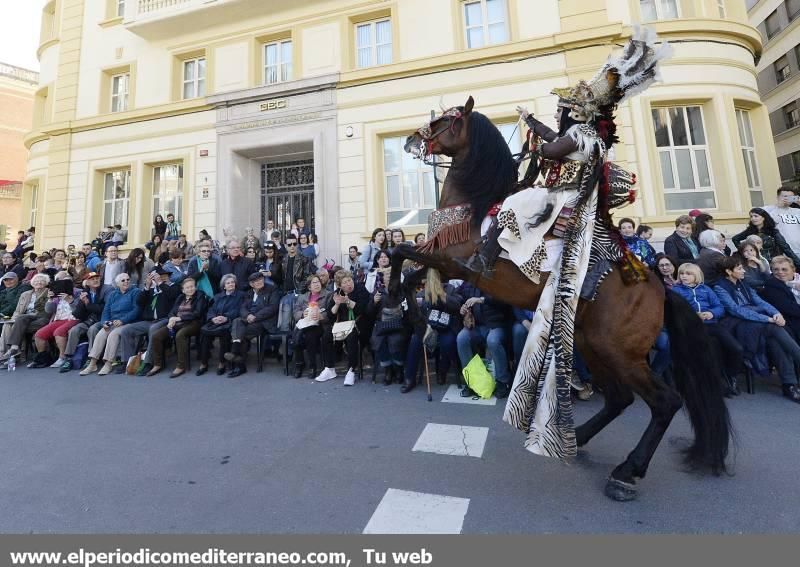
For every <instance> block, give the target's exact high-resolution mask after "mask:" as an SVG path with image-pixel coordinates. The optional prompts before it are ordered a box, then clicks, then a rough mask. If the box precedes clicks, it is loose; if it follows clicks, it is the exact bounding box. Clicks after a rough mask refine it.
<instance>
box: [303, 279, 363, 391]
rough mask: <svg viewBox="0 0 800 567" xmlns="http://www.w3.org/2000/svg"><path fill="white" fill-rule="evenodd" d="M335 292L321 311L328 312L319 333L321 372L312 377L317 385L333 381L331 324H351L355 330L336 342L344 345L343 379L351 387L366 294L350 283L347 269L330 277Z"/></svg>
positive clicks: (333, 356)
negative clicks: (346, 368)
mask: <svg viewBox="0 0 800 567" xmlns="http://www.w3.org/2000/svg"><path fill="white" fill-rule="evenodd" d="M333 280H334V283H335V284H336V291H335V292H333V293H332V294H330V295H329V296H328V302H327V304H326V305H325V309H326V311H327V313H328V322H327V324H325V325H324V327H323V333H322V361H323V364H324V365H325V369H324V370H323V371H322V372H321V373H320V374H319V376H317V377H316V378H315V380H316V381H317V382H327V381H328V380H333V379H334V378H336V368H334V365H335V350H334V346H333V343H334V340H335V339H334V336H333V325H334V324H336V323H344V322H346V321H355V327H354V328H353V329H352V330H351V331H350V333H349V334H347V336H345V337H343V338H341V339H336V340H340V341H341V342H344V346H345V350H346V351H347V365H348V370H347V374H346V375H345V377H344V385H345V386H352V385H353V384H355V381H356V375H355V369H356V368H358V354H359V350H360V348H361V347H360V343H359V338H358V336H359V331H358V321H359V319H360V318H361V316H362V315H363V314H364V313H365V312H366V310H367V306H368V304H369V295H368V294H367V293H366V292H364V290H363V288H357V287H356V284H355V282H354V281H353V276H352V275H351V274H350V272H349V271H347V270H339V271H338V272H336V273H335V274H334V277H333Z"/></svg>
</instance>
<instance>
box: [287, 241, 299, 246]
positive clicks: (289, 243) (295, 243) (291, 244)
mask: <svg viewBox="0 0 800 567" xmlns="http://www.w3.org/2000/svg"><path fill="white" fill-rule="evenodd" d="M286 246H297V242H287V243H286Z"/></svg>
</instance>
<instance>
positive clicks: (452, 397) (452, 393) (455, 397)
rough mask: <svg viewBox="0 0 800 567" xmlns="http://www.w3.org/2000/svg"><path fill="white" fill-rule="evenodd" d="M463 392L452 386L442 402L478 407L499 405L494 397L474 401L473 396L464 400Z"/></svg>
mask: <svg viewBox="0 0 800 567" xmlns="http://www.w3.org/2000/svg"><path fill="white" fill-rule="evenodd" d="M460 394H461V390H459V389H458V386H456V385H455V384H452V385H451V386H450V387H449V388H448V389H447V392H445V394H444V397H443V398H442V401H443V402H445V403H449V404H473V405H476V406H494V405H497V398H495V397H494V396H492V397H491V398H489V399H488V400H481V399H477V400H473V399H472V396H470V397H469V398H462V397H461V396H460Z"/></svg>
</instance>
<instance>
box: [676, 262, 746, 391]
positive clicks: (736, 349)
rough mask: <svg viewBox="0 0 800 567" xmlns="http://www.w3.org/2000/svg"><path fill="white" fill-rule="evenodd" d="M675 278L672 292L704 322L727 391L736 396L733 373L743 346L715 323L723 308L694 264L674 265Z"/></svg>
mask: <svg viewBox="0 0 800 567" xmlns="http://www.w3.org/2000/svg"><path fill="white" fill-rule="evenodd" d="M678 279H679V280H680V282H681V283H679V284H678V285H676V286H674V287H673V288H672V291H674V292H675V293H677V294H678V295H680V296H681V297H683V298H684V299H685V300H686V301H687V303H689V305H691V306H692V309H694V311H695V313H697V315H698V316H699V317H700V319H702V321H703V323H705V328H706V331H708V334H709V335H711V336H712V337H714V338H715V339H716V340H717V343H718V344H719V346H720V349H721V352H720V353H719V354H720V355H721V356H722V361H723V364H724V368H725V376H726V377H727V379H728V393H729V394H733V395H738V394H739V389H738V388H737V386H736V376H737V375H738V374H739V371H740V370H741V369H742V357H743V355H744V348H743V347H742V345H741V344H740V343H739V341H737V340H736V338H735V337H734V336H733V334H731V332H730V330H729V329H728V328H727V327H726V326H724V325H720V324H719V323H720V320H721V319H722V318H723V317H724V316H725V308H724V307H723V306H722V303H720V301H719V298H718V297H717V294H716V293H714V290H713V289H711V288H710V287H708V286H707V285H705V283H703V271H702V270H701V269H700V267H699V266H698V265H697V264H691V263H686V264H681V266H680V267H679V268H678Z"/></svg>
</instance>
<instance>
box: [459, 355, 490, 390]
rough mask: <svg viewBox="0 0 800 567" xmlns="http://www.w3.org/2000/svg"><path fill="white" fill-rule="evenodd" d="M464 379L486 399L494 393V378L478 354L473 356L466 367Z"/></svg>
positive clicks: (471, 388)
mask: <svg viewBox="0 0 800 567" xmlns="http://www.w3.org/2000/svg"><path fill="white" fill-rule="evenodd" d="M464 381H465V382H466V383H467V386H469V388H470V390H472V391H473V392H475V393H476V394H478V396H480V397H481V398H482V399H484V400H488V399H489V398H491V397H492V394H493V393H494V386H495V383H494V378H493V377H492V375H491V374H490V373H489V371H488V370H486V366H485V365H484V364H483V360H481V357H480V356H478V355H477V354H476V355H475V356H473V357H472V360H470V361H469V364H467V366H466V367H465V368H464Z"/></svg>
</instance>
